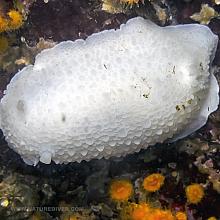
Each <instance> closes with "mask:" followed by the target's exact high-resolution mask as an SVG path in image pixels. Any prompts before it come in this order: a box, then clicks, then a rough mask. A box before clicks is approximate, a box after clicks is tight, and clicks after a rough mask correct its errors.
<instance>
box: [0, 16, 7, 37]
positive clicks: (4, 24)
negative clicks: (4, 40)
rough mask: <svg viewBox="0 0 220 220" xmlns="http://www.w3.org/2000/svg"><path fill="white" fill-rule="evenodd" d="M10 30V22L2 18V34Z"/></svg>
mask: <svg viewBox="0 0 220 220" xmlns="http://www.w3.org/2000/svg"><path fill="white" fill-rule="evenodd" d="M7 28H8V21H7V20H6V19H5V18H3V17H2V16H0V33H1V32H4V31H6V30H7Z"/></svg>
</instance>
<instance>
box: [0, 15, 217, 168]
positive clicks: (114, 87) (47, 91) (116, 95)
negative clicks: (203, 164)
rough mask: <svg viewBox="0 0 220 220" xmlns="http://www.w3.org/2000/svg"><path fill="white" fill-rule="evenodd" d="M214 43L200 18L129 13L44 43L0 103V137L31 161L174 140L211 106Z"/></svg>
mask: <svg viewBox="0 0 220 220" xmlns="http://www.w3.org/2000/svg"><path fill="white" fill-rule="evenodd" d="M217 42H218V38H217V36H216V35H214V34H213V33H212V32H211V30H210V29H209V28H208V27H205V26H203V25H198V24H192V25H177V26H168V27H164V28H162V27H159V26H157V25H155V24H153V23H152V22H150V21H148V20H144V19H143V18H140V17H137V18H133V19H131V20H129V21H128V22H127V23H126V24H124V25H121V27H120V29H119V30H108V31H103V32H100V33H98V34H93V35H91V36H90V37H88V38H87V39H86V40H76V41H74V42H71V41H66V42H62V43H60V44H58V45H56V46H55V47H54V48H52V49H47V50H44V51H42V52H41V53H40V54H39V55H38V56H37V57H36V61H35V64H34V65H29V66H27V67H25V68H23V69H22V70H21V71H20V72H18V73H17V74H16V75H15V76H14V77H13V78H12V80H11V82H10V84H9V85H8V87H7V90H6V91H5V95H4V97H3V98H2V100H1V104H0V127H1V129H2V131H3V133H4V135H5V138H6V141H7V142H8V144H9V146H10V147H11V148H13V149H14V150H15V151H16V152H18V153H19V154H20V155H21V157H22V158H23V160H24V161H25V162H26V163H28V164H34V165H35V164H37V163H38V161H39V160H40V161H41V162H43V163H50V162H51V160H53V161H55V163H68V162H71V161H78V162H80V161H82V160H86V161H88V160H90V159H93V158H102V157H105V158H109V157H111V156H123V155H126V154H128V153H132V152H137V151H139V150H140V149H141V148H146V147H147V146H149V145H153V144H156V143H159V142H163V141H165V140H167V139H178V138H181V137H184V136H186V135H188V134H190V133H192V132H193V131H195V130H197V129H198V128H200V127H201V126H202V125H204V124H205V122H206V120H207V118H208V115H209V114H210V113H211V112H213V111H214V110H216V109H217V106H218V102H219V99H218V84H217V81H216V79H215V77H214V76H213V74H212V73H210V66H211V62H212V59H213V57H214V54H215V50H216V46H217Z"/></svg>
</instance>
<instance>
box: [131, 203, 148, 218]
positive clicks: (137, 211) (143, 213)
mask: <svg viewBox="0 0 220 220" xmlns="http://www.w3.org/2000/svg"><path fill="white" fill-rule="evenodd" d="M150 211H151V209H150V206H149V205H148V204H147V203H141V204H134V206H133V210H132V211H131V220H147V219H148V214H149V213H150Z"/></svg>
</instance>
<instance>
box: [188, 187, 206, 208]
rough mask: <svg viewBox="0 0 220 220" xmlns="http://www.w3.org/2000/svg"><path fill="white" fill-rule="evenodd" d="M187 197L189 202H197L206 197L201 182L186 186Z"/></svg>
mask: <svg viewBox="0 0 220 220" xmlns="http://www.w3.org/2000/svg"><path fill="white" fill-rule="evenodd" d="M185 191H186V198H187V201H188V202H189V203H192V204H197V203H199V202H200V201H201V200H202V198H203V197H204V189H203V187H202V186H201V185H200V184H197V183H195V184H191V185H189V186H187V187H186V190H185Z"/></svg>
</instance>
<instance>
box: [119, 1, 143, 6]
mask: <svg viewBox="0 0 220 220" xmlns="http://www.w3.org/2000/svg"><path fill="white" fill-rule="evenodd" d="M121 2H122V3H125V4H129V5H133V4H137V3H138V2H139V0H121Z"/></svg>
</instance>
